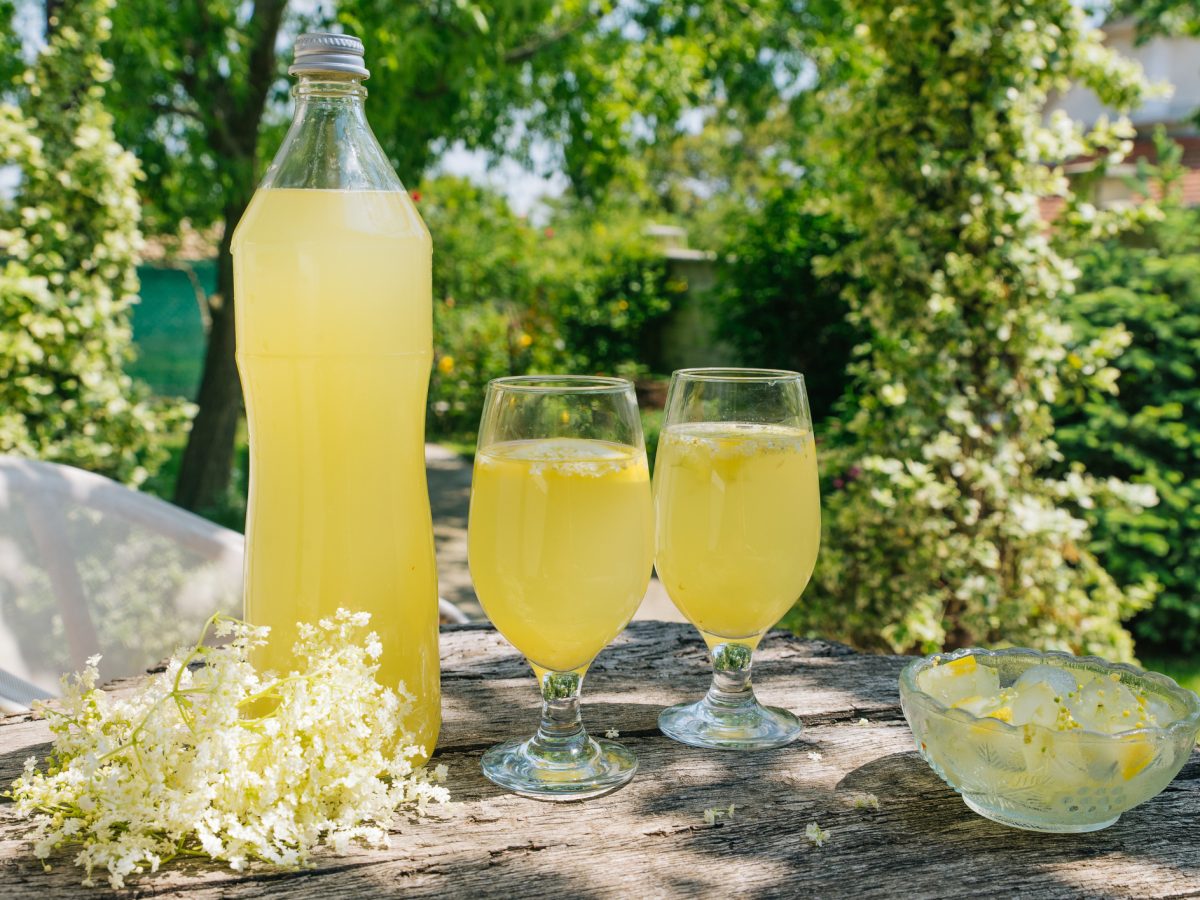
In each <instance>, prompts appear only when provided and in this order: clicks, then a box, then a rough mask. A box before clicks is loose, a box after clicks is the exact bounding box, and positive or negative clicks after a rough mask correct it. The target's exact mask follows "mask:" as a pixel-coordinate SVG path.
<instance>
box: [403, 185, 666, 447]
mask: <svg viewBox="0 0 1200 900" xmlns="http://www.w3.org/2000/svg"><path fill="white" fill-rule="evenodd" d="M415 193H416V195H417V196H418V197H419V198H420V199H419V207H420V210H421V214H422V216H423V217H424V218H425V221H426V223H427V224H428V226H429V230H430V233H431V234H432V235H433V240H434V272H433V283H434V284H433V286H434V340H435V342H436V347H435V362H434V373H433V378H432V380H431V382H430V413H429V425H430V429H431V431H432V432H434V433H436V434H455V433H461V432H464V431H471V430H473V429H474V428H475V427H476V426H477V425H478V424H479V414H480V412H481V411H482V408H483V389H484V386H485V385H486V384H487V382H488V381H489V380H490V379H492V378H499V377H501V376H504V375H521V374H525V373H530V372H543V373H544V372H552V371H575V372H607V373H617V372H620V373H623V374H636V373H637V372H638V370H639V367H640V363H639V361H640V360H644V359H646V358H647V353H648V352H649V350H648V348H650V347H653V346H655V341H656V340H657V335H656V332H655V330H654V326H655V325H656V324H657V323H658V322H660V321H661V319H662V317H663V316H664V315H665V314H666V313H667V312H668V311H669V310H670V308H671V299H672V297H674V296H676V295H677V294H678V293H679V292H681V291H683V290H686V285H683V284H679V283H675V282H672V281H670V279H669V278H668V276H667V267H666V261H665V259H664V257H663V255H662V252H661V250H659V249H658V247H657V246H656V245H655V244H654V242H653V241H652V240H651V239H649V238H647V237H646V235H645V228H646V224H647V223H646V220H645V219H644V218H642V217H641V216H639V215H636V214H631V213H629V212H627V211H624V210H622V211H620V212H616V213H613V214H611V215H608V214H593V213H592V212H590V211H588V210H585V209H581V208H579V207H573V206H567V205H564V206H562V207H561V208H560V209H559V210H558V211H557V213H556V215H555V216H554V218H553V219H552V220H551V224H550V225H549V226H547V227H545V228H540V229H538V228H533V227H532V226H530V225H529V223H528V222H526V221H525V220H524V219H521V218H519V217H518V216H516V215H515V214H514V213H513V212H512V210H511V209H510V208H509V206H508V204H507V202H506V201H505V200H504V199H503V198H502V197H500V196H499V195H497V194H495V193H493V192H491V191H488V190H487V189H485V188H481V187H478V186H476V185H472V184H470V183H469V182H466V181H464V180H462V179H456V178H448V177H442V178H437V179H435V180H432V181H430V182H427V183H425V184H423V185H422V186H421V188H420V190H419V191H417V192H415Z"/></svg>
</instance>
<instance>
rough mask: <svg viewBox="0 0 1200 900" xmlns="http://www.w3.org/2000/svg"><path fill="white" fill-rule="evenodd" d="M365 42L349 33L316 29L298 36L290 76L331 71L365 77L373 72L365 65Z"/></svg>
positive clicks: (289, 70) (289, 71) (289, 68)
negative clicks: (333, 32)
mask: <svg viewBox="0 0 1200 900" xmlns="http://www.w3.org/2000/svg"><path fill="white" fill-rule="evenodd" d="M363 55H364V50H363V42H362V41H360V40H359V39H358V38H356V37H354V36H353V35H349V34H330V33H328V32H323V31H316V32H310V33H308V34H302V35H300V37H298V38H296V44H295V47H294V48H293V51H292V64H291V66H289V67H288V74H289V75H302V74H309V73H315V72H329V73H332V74H339V75H357V76H358V77H360V78H366V77H368V76H369V75H370V74H371V73H370V72H368V71H367V67H366V66H364V65H363Z"/></svg>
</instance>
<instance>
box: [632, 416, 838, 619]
mask: <svg viewBox="0 0 1200 900" xmlns="http://www.w3.org/2000/svg"><path fill="white" fill-rule="evenodd" d="M654 495H655V509H656V516H657V535H658V552H657V556H656V558H655V566H656V568H657V570H658V577H659V578H661V579H662V582H663V584H664V585H665V586H666V588H667V593H668V594H670V596H671V600H673V601H674V603H675V605H676V606H677V607H679V611H680V612H682V613H683V614H684V615H685V616H687V618H688V620H689V621H691V622H692V624H693V625H695V626H696V627H697V628H698V629H700V631H701V632H703V633H704V634H705V635H706V636H712V637H716V638H751V637H756V636H758V635H761V634H762V633H763V632H765V631H766V630H767V629H768V628H770V627H771V626H772V625H774V624H775V623H776V622H778V621H779V620H780V618H782V617H783V614H784V613H785V612H787V611H788V609H789V608H790V607H791V605H792V604H793V603H794V602H795V601H796V600H797V599H798V598H799V597H800V595H801V593H803V591H804V588H805V586H807V584H808V580H809V578H810V577H811V576H812V571H813V567H814V566H815V565H816V561H817V548H818V546H819V544H820V540H821V507H820V498H819V489H818V485H817V454H816V447H815V444H814V442H813V437H812V433H811V432H810V431H807V430H803V429H798V428H788V427H784V426H775V425H743V424H734V423H696V424H686V425H673V426H670V427H668V428H667V429H666V430H665V431H664V432H663V434H662V437H661V439H660V441H659V445H658V455H657V457H656V459H655V467H654Z"/></svg>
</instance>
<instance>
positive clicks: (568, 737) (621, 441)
mask: <svg viewBox="0 0 1200 900" xmlns="http://www.w3.org/2000/svg"><path fill="white" fill-rule="evenodd" d="M653 527H654V524H653V513H652V510H651V501H650V475H649V470H648V469H647V465H646V450H645V445H644V443H643V441H642V426H641V421H640V419H639V418H638V413H637V400H636V399H635V397H634V393H633V385H632V384H631V383H630V382H628V381H626V380H624V379H620V378H589V377H576V376H521V377H513V378H499V379H496V380H494V381H492V382H491V383H490V384H488V389H487V397H486V399H485V401H484V410H483V421H482V422H481V424H480V429H479V446H478V450H477V452H476V455H475V473H474V482H473V485H472V490H471V514H470V524H469V528H468V553H469V559H470V566H471V576H472V578H473V579H474V581H475V589H476V591H477V593H478V595H479V600H480V603H482V604H483V608H484V611H485V612H486V613H487V615H488V618H490V619H491V620H492V623H493V624H494V625H495V626H496V628H497V629H498V630H499V631H500V633H501V634H502V635H504V637H505V638H507V639H508V640H509V641H510V642H511V643H512V644H513V646H514V647H516V648H517V649H518V650H519V651H521V653H522V654H524V656H525V658H526V659H527V660H528V661H529V664H530V665H531V666H532V667H533V671H534V674H535V675H536V676H537V679H538V683H539V685H540V687H541V692H542V720H541V724H540V725H539V726H538V730H537V733H536V734H535V735H534V736H533V737H532V738H529V739H526V740H512V741H508V742H506V743H503V744H500V745H498V746H496V747H493V748H491V749H490V750H488V751H487V752H486V753H485V754H484V755H483V773H484V774H485V775H486V776H487V777H488V778H490V779H491V780H492V781H493V782H495V783H496V784H498V785H500V786H501V787H504V788H507V789H508V790H510V791H513V792H515V793H518V794H523V795H525V796H527V797H534V798H536V799H539V800H580V799H584V798H587V797H595V796H599V795H600V794H603V793H607V792H608V791H611V790H613V789H615V788H617V787H620V786H621V785H623V784H625V783H626V782H627V781H629V779H630V778H632V777H633V774H634V772H635V771H636V770H637V757H635V756H634V755H633V753H632V752H631V751H629V750H628V749H626V748H625V747H623V746H621V745H620V744H617V743H614V742H612V741H607V740H597V739H595V738H591V737H589V736H588V734H587V732H586V731H585V730H584V727H583V723H582V721H581V718H580V712H579V692H580V688H581V687H582V685H583V677H584V674H585V673H586V672H587V668H588V666H589V665H590V664H591V662H592V660H593V659H594V658H595V657H596V654H598V653H599V652H600V651H601V650H602V649H603V648H604V647H605V645H607V644H608V643H609V642H610V641H611V640H612V639H613V638H614V637H616V636H617V635H618V634H620V632H621V631H622V630H623V629H624V628H625V626H626V625H627V624H628V623H629V620H630V619H631V618H633V614H634V612H636V611H637V608H638V605H639V604H640V603H641V600H642V597H643V596H644V594H645V592H646V586H647V584H648V583H649V581H650V570H651V566H652V562H653V554H654V536H653V531H652V529H653Z"/></svg>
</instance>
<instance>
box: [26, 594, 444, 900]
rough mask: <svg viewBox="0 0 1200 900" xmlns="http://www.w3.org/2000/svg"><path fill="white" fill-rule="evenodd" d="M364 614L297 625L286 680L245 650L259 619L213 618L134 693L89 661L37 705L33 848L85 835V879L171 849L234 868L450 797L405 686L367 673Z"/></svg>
mask: <svg viewBox="0 0 1200 900" xmlns="http://www.w3.org/2000/svg"><path fill="white" fill-rule="evenodd" d="M369 618H370V617H369V616H368V614H366V613H350V612H347V611H345V610H339V611H338V613H337V615H336V616H334V617H333V618H332V619H322V620H321V621H320V622H319V623H318V624H317V625H315V626H313V625H301V628H300V640H299V641H297V643H296V645H295V655H296V660H297V663H298V665H297V670H296V671H292V672H290V673H289V674H287V675H286V676H282V677H274V676H264V675H260V673H259V672H257V671H256V670H255V668H254V666H253V664H252V663H250V662H249V661H248V660H247V652H248V651H249V650H250V649H252V648H253V647H255V646H258V645H260V644H261V643H262V641H263V640H264V637H265V633H266V629H262V628H254V627H252V626H249V625H246V624H244V623H241V622H236V621H231V620H228V619H223V620H222V619H218V620H216V633H217V634H218V635H222V636H231V637H232V640H231V641H230V642H229V643H228V644H227V645H225V646H223V647H217V648H211V647H205V646H203V645H202V644H197V645H196V646H195V647H193V648H191V650H190V651H189V652H186V653H185V652H184V651H180V652H178V653H176V655H175V656H174V657H173V658H172V659H171V661H170V663H169V664H168V666H167V668H166V670H165V671H164V672H162V673H160V674H158V675H154V676H152V677H151V678H149V679H148V680H146V681H145V682H143V683H142V684H141V685H139V687H138V688H137V689H136V690H134V691H133V692H132V693H130V694H128V695H122V696H114V695H111V694H106V693H104V692H103V691H101V690H99V689H98V688H97V687H96V678H97V672H96V665H95V664H96V662H97V659H95V658H93V659H92V660H89V666H88V668H87V669H86V670H85V671H84V672H83V674H82V675H78V676H75V678H73V679H69V680H68V682H67V684H66V688H67V690H66V692H65V696H64V698H63V700H62V701H61V702H60V703H56V704H55V706H53V707H49V706H48V707H46V708H45V710H44V711H45V714H46V716H47V718H48V719H49V721H50V727H51V730H52V731H53V732H54V736H55V740H54V749H53V750H52V752H51V755H50V759H49V761H48V764H47V766H46V769H45V771H39V770H38V769H37V760H36V759H34V758H31V759H29V760H28V761H27V762H26V763H25V771H24V774H23V775H22V776H21V777H20V778H18V779H17V780H16V781H15V782H13V785H12V791H11V794H12V798H13V800H14V801H15V803H16V810H17V812H19V813H20V814H22V815H25V816H29V817H32V819H33V822H34V826H35V830H34V835H33V839H34V854H35V855H36V856H37V857H38V858H39V859H42V860H43V861H44V860H46V859H47V858H48V857H49V856H50V855H51V854H52V853H54V852H55V850H57V849H59V848H62V847H66V846H78V847H79V848H80V849H79V852H78V854H77V855H76V857H75V862H76V863H77V864H78V865H81V866H82V867H83V868H84V870H85V872H86V877H85V880H84V884H87V885H90V884H92V877H93V874H94V873H95V872H97V871H102V872H107V874H108V880H109V883H110V884H111V885H112V886H113V887H114V888H120V887H121V886H122V885H123V884H124V882H125V878H126V877H127V876H129V875H131V874H140V873H142V872H145V871H151V872H153V871H156V870H157V869H158V868H159V866H161V865H162V864H163V863H165V862H167V861H169V860H171V859H174V858H175V857H180V856H199V857H208V858H211V859H213V860H221V861H224V862H227V863H228V864H229V865H230V867H231V868H233V869H235V870H241V869H243V868H245V866H246V865H247V863H249V862H250V861H252V860H261V861H264V862H269V863H273V864H275V865H280V866H299V865H303V864H304V863H305V862H306V861H307V859H308V857H309V855H310V853H311V852H312V850H313V849H314V848H315V847H317V846H319V845H321V844H324V845H325V846H327V847H329V848H331V849H332V850H333V851H334V852H336V853H343V852H345V851H346V850H347V849H348V848H349V846H350V845H351V844H352V843H354V842H359V843H362V844H366V845H369V846H380V847H382V846H386V845H387V839H388V838H387V832H388V828H389V827H390V826H391V825H392V823H393V822H394V820H395V818H396V815H397V810H398V809H399V808H400V807H402V806H406V807H409V808H411V809H414V810H415V811H416V812H417V813H421V812H423V811H424V810H425V807H426V806H427V805H428V804H429V803H444V802H446V801H447V800H448V799H449V794H448V793H447V791H446V789H445V788H444V787H442V786H440V785H439V784H437V783H436V782H440V781H442V780H444V778H445V775H446V770H445V767H444V766H438V767H437V768H436V769H435V770H434V771H433V772H432V773H430V772H427V771H425V770H424V769H422V768H419V767H418V766H417V765H415V758H417V757H420V756H423V755H424V750H423V748H421V747H418V746H415V745H414V744H413V743H412V741H411V738H410V736H409V733H408V731H407V730H406V728H405V719H406V716H407V715H408V713H409V711H410V710H411V708H412V699H411V697H409V696H408V695H407V694H406V693H405V692H404V686H403V684H401V685H400V687H399V691H398V692H396V691H393V690H391V689H389V688H386V687H383V686H381V685H380V684H379V683H378V682H377V681H376V680H375V671H376V668H377V666H376V663H375V658H376V657H377V655H378V654H377V652H373V651H376V650H377V647H378V639H377V638H376V636H375V635H374V634H373V633H366V627H367V625H368V621H369ZM206 631H207V628H206ZM201 640H203V635H202V637H201ZM197 664H199V665H197Z"/></svg>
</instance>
